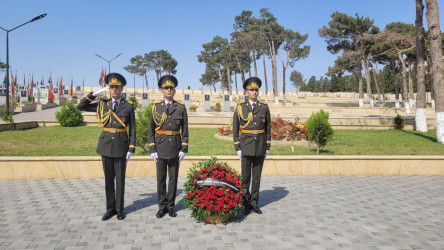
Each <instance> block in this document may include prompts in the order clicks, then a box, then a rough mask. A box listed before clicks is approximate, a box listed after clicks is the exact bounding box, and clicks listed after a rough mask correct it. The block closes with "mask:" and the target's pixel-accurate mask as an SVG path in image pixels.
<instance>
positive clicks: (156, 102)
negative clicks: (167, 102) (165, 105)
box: [154, 100, 163, 104]
mask: <svg viewBox="0 0 444 250" xmlns="http://www.w3.org/2000/svg"><path fill="white" fill-rule="evenodd" d="M161 102H163V101H162V100H159V101H155V102H154V104H158V103H161Z"/></svg>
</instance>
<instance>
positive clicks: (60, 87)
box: [59, 77, 63, 96]
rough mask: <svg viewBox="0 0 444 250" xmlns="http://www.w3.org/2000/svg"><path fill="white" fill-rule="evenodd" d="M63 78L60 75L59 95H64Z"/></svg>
mask: <svg viewBox="0 0 444 250" xmlns="http://www.w3.org/2000/svg"><path fill="white" fill-rule="evenodd" d="M62 81H63V79H62V77H60V83H59V84H60V85H59V95H60V96H63V83H62Z"/></svg>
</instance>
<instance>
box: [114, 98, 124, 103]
mask: <svg viewBox="0 0 444 250" xmlns="http://www.w3.org/2000/svg"><path fill="white" fill-rule="evenodd" d="M112 99H113V98H112ZM121 100H122V98H119V99H117V100H115V99H113V103H114V102H115V101H117V102H118V103H119V104H120V101H121Z"/></svg>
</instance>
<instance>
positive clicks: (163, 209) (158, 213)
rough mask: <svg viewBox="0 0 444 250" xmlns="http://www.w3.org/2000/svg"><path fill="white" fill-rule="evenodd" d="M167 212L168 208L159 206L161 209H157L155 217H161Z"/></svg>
mask: <svg viewBox="0 0 444 250" xmlns="http://www.w3.org/2000/svg"><path fill="white" fill-rule="evenodd" d="M167 213H168V210H167V209H166V208H161V209H159V211H157V213H156V217H157V218H162V217H163V216H165V214H167Z"/></svg>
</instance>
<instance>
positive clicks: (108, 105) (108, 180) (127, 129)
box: [77, 73, 136, 221]
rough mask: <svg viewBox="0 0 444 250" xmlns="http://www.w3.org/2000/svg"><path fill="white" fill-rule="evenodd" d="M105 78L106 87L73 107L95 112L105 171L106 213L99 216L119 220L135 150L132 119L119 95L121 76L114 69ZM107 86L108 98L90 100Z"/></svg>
mask: <svg viewBox="0 0 444 250" xmlns="http://www.w3.org/2000/svg"><path fill="white" fill-rule="evenodd" d="M105 82H106V84H107V85H108V86H107V87H106V88H103V89H100V90H98V91H96V92H94V93H92V92H91V93H89V94H88V96H86V97H85V98H84V99H82V100H81V101H80V103H79V105H78V106H77V108H78V109H79V110H84V111H90V112H96V115H97V118H98V119H99V127H101V128H102V129H103V131H102V133H101V134H100V138H99V145H98V146H97V153H98V154H100V155H101V156H102V165H103V172H104V173H105V191H106V213H105V214H104V215H103V217H102V220H104V221H105V220H108V219H110V218H111V217H113V216H114V215H116V214H117V219H118V220H123V219H124V218H125V213H124V211H123V209H124V206H123V204H124V194H125V171H126V165H127V163H128V160H129V159H130V157H131V154H133V153H134V152H135V144H136V119H135V116H134V106H133V105H132V104H131V103H130V102H128V101H126V100H124V99H122V98H121V94H122V91H123V86H125V85H126V80H125V78H124V77H123V76H122V75H120V74H118V73H110V74H108V75H107V76H106V77H105ZM108 89H109V92H110V96H111V99H109V98H101V99H100V100H99V101H98V102H93V101H94V99H95V98H96V97H97V96H98V95H99V94H100V93H102V92H105V91H107V90H108ZM128 134H129V135H128ZM114 180H115V181H116V188H114Z"/></svg>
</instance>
